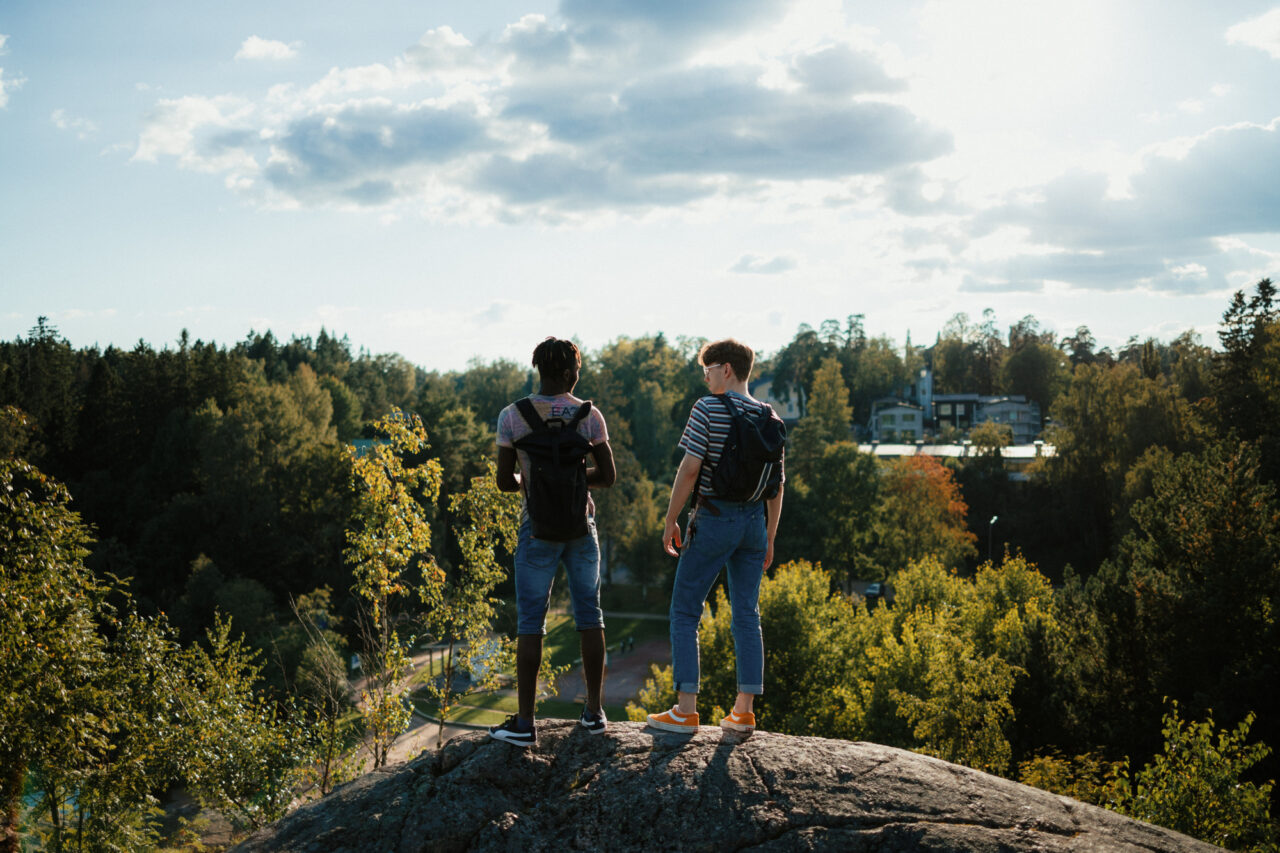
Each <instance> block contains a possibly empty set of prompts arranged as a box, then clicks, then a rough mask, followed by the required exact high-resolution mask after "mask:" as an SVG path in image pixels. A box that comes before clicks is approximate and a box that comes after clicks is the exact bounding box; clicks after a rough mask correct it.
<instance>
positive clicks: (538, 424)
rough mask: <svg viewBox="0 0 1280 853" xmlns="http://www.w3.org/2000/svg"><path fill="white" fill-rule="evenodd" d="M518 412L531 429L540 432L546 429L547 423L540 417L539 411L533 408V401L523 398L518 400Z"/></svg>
mask: <svg viewBox="0 0 1280 853" xmlns="http://www.w3.org/2000/svg"><path fill="white" fill-rule="evenodd" d="M516 411H518V412H520V416H521V417H523V418H524V422H525V423H527V424H528V425H529V428H530V429H533V430H540V429H543V428H544V427H546V423H544V422H543V420H542V418H541V417H540V416H539V415H538V410H537V409H535V408H534V407H533V401H532V400H530V399H529V398H528V397H521V398H520V399H519V400H516Z"/></svg>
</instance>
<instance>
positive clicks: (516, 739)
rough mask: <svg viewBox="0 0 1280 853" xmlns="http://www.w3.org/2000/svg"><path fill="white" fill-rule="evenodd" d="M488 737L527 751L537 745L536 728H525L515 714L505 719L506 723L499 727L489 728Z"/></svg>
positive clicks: (531, 726)
mask: <svg viewBox="0 0 1280 853" xmlns="http://www.w3.org/2000/svg"><path fill="white" fill-rule="evenodd" d="M489 737H491V738H493V739H494V740H502V741H506V742H507V743H509V744H511V745H512V746H518V747H522V748H524V749H528V748H529V747H531V746H536V745H537V743H538V730H537V727H536V726H533V725H530V726H529V727H528V728H525V727H524V725H523V724H522V723H521V722H520V717H519V715H517V714H512V715H511V716H510V717H507V721H506V722H505V723H503V724H502V725H500V726H489Z"/></svg>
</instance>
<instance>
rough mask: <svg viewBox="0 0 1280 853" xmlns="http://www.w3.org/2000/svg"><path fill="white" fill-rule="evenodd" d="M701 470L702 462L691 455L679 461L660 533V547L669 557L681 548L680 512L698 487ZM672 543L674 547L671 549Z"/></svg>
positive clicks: (686, 455)
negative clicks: (664, 522) (664, 521)
mask: <svg viewBox="0 0 1280 853" xmlns="http://www.w3.org/2000/svg"><path fill="white" fill-rule="evenodd" d="M701 469H702V460H701V459H699V458H698V457H696V456H694V455H693V454H692V453H686V454H685V455H684V458H683V459H681V460H680V469H679V470H678V471H676V479H675V482H674V483H672V484H671V503H670V504H669V505H668V506H667V523H666V526H665V528H664V529H663V531H662V547H663V548H664V549H666V552H667V553H668V554H670V555H671V556H673V557H675V556H677V552H676V548H680V547H683V545H684V543H683V542H681V541H680V510H682V509H684V505H685V504H686V503H687V502H688V500H689V495H691V494H693V490H694V489H695V488H696V487H697V485H698V472H699V471H700V470H701ZM673 543H674V547H673Z"/></svg>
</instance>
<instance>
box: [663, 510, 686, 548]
mask: <svg viewBox="0 0 1280 853" xmlns="http://www.w3.org/2000/svg"><path fill="white" fill-rule="evenodd" d="M662 547H663V549H665V550H666V552H667V553H668V554H670V555H671V556H673V557H679V556H680V554H679V552H678V551H676V549H677V548H683V547H684V543H683V542H682V541H680V519H679V518H678V517H677V518H675V519H670V518H668V519H667V525H666V527H665V528H664V529H663V531H662Z"/></svg>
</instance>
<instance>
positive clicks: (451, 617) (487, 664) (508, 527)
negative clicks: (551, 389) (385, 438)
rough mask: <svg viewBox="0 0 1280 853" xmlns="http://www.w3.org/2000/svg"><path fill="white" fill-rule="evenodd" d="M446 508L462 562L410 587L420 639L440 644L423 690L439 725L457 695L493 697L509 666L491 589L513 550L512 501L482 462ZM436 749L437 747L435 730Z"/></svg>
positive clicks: (428, 571)
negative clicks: (438, 660) (462, 682)
mask: <svg viewBox="0 0 1280 853" xmlns="http://www.w3.org/2000/svg"><path fill="white" fill-rule="evenodd" d="M450 509H451V511H452V512H453V514H454V517H455V518H456V519H457V523H456V524H455V527H454V535H455V537H456V538H457V541H458V547H459V549H460V550H461V552H462V557H463V560H462V563H461V564H460V565H459V566H458V567H457V568H456V569H454V571H453V572H452V573H449V574H446V573H444V572H442V571H440V570H439V569H436V568H434V567H426V568H425V569H424V572H423V579H422V584H421V585H420V586H419V587H418V596H419V597H420V598H421V600H422V602H423V604H424V605H425V607H426V612H425V614H424V616H423V620H424V624H425V626H426V633H427V636H428V637H429V638H431V639H433V640H435V641H436V642H443V643H446V644H447V650H446V653H445V654H444V655H443V657H442V662H443V672H442V674H441V676H440V677H439V678H438V679H436V678H433V679H431V680H429V681H428V682H427V684H426V689H425V692H426V694H427V696H428V697H429V698H430V699H431V701H432V702H434V703H435V704H436V706H437V707H438V708H439V711H440V719H441V721H442V722H443V721H444V720H446V719H448V718H449V714H450V713H451V712H452V711H453V709H454V708H455V706H456V705H457V704H458V700H459V699H460V698H461V696H463V695H465V694H466V693H468V692H471V691H491V690H494V689H495V688H496V687H497V686H498V676H499V675H500V674H501V673H502V672H504V671H506V670H508V669H510V667H511V665H512V663H513V662H514V651H513V649H512V648H511V643H510V641H509V640H506V639H500V638H497V637H495V636H494V635H493V623H494V621H495V619H496V618H497V615H498V610H497V605H498V604H499V603H500V602H499V601H498V600H497V599H495V598H494V597H493V590H494V587H496V586H497V585H498V583H499V582H501V581H502V580H503V578H505V576H506V569H505V566H504V563H503V561H501V560H500V559H499V554H500V553H505V554H506V555H512V554H514V553H515V550H516V538H517V532H518V526H519V523H520V497H519V495H518V494H516V493H514V492H512V493H508V492H502V491H499V489H498V486H497V480H496V477H495V474H494V464H493V463H492V462H489V463H488V467H487V470H486V471H485V473H484V474H482V475H481V476H478V477H474V478H472V480H471V488H469V489H468V490H467V491H465V492H463V493H461V494H457V495H454V496H453V497H452V498H451V500H450ZM546 663H547V662H546V661H544V667H545V665H546ZM464 671H465V672H467V673H468V674H469V675H470V679H469V682H468V684H469V686H468V688H467V689H466V690H463V691H459V690H458V689H457V683H456V681H455V676H456V675H457V674H458V673H460V672H464ZM436 745H437V746H438V747H440V746H443V745H444V727H443V725H442V726H441V727H440V729H439V737H438V740H437V743H436Z"/></svg>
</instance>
